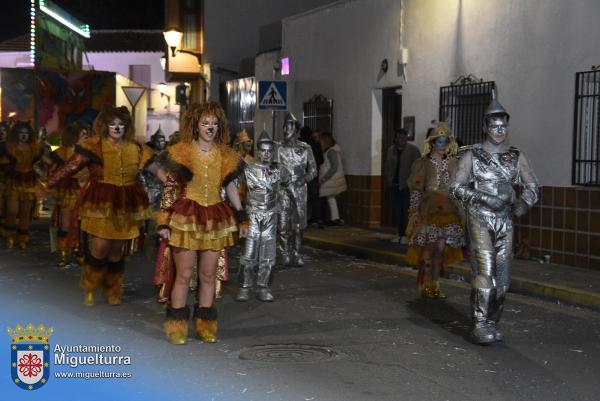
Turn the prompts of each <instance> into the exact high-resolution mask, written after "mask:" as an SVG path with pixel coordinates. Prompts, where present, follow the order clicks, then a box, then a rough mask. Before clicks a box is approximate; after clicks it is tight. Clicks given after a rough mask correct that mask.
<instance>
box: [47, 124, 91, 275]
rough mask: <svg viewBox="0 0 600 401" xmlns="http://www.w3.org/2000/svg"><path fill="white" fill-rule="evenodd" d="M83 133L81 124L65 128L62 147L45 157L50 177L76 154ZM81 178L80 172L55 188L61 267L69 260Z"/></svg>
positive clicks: (54, 220) (54, 221) (53, 214)
mask: <svg viewBox="0 0 600 401" xmlns="http://www.w3.org/2000/svg"><path fill="white" fill-rule="evenodd" d="M83 132H85V130H82V129H81V126H80V125H79V124H69V125H67V126H66V127H65V129H64V130H63V132H62V135H61V141H60V143H61V145H60V147H59V148H58V149H56V150H55V151H53V152H51V153H50V154H49V155H48V156H45V157H44V162H45V163H46V164H47V165H48V173H49V174H50V175H52V174H53V173H54V172H55V171H56V170H57V169H59V168H60V167H61V166H64V165H65V163H66V162H67V161H68V160H69V159H70V158H71V157H72V156H73V153H75V144H76V143H77V142H78V141H79V140H80V139H82V138H80V136H81V135H82V133H83ZM81 176H82V172H79V173H77V174H76V175H74V176H71V177H68V178H65V179H64V180H62V181H60V182H59V183H58V184H56V186H55V187H54V192H55V200H56V204H55V207H54V210H53V212H52V226H53V227H56V229H57V231H56V237H57V250H58V261H57V266H59V267H63V266H66V265H67V263H68V259H69V246H68V244H67V234H68V231H69V225H70V222H71V213H72V211H73V208H74V207H75V202H76V201H77V196H78V195H79V190H80V189H81V186H80V179H81Z"/></svg>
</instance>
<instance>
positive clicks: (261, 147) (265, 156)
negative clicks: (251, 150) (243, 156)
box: [256, 143, 274, 163]
mask: <svg viewBox="0 0 600 401" xmlns="http://www.w3.org/2000/svg"><path fill="white" fill-rule="evenodd" d="M256 153H257V154H258V159H259V160H260V161H261V163H270V162H271V161H273V155H274V152H273V144H272V143H259V144H258V149H257V150H256Z"/></svg>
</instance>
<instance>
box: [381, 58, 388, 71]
mask: <svg viewBox="0 0 600 401" xmlns="http://www.w3.org/2000/svg"><path fill="white" fill-rule="evenodd" d="M379 68H380V69H381V72H383V73H384V74H385V73H386V72H387V71H388V60H387V58H384V59H383V60H382V61H381V64H380V65H379Z"/></svg>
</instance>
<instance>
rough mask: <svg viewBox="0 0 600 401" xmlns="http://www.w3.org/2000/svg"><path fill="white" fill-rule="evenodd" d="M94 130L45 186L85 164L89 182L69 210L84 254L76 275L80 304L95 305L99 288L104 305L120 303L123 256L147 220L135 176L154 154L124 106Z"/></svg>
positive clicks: (103, 117)
mask: <svg viewBox="0 0 600 401" xmlns="http://www.w3.org/2000/svg"><path fill="white" fill-rule="evenodd" d="M94 131H95V133H96V135H95V136H94V137H91V138H89V139H87V140H85V141H83V142H81V143H80V144H77V145H76V146H75V152H74V154H73V155H72V156H71V158H70V159H69V161H68V162H66V163H65V164H64V165H63V166H61V167H59V168H58V169H56V170H55V171H54V172H53V173H52V174H51V176H50V178H49V180H48V187H50V188H51V187H55V186H57V185H60V183H61V182H64V180H67V179H69V178H71V177H74V176H75V174H76V173H77V172H78V171H80V170H81V169H82V168H84V167H86V166H87V168H88V171H89V180H88V182H87V183H86V184H85V185H84V186H83V188H82V189H81V192H80V194H79V196H78V198H77V201H76V203H75V206H74V207H75V209H76V210H77V214H78V219H79V230H80V231H81V233H82V234H83V235H82V237H83V241H82V244H80V247H82V248H80V249H83V250H84V253H85V257H84V266H83V272H82V275H81V287H82V288H83V290H84V291H85V297H84V304H85V305H87V306H92V305H94V304H95V298H94V293H95V291H96V290H97V289H98V288H99V287H100V286H102V288H103V292H104V296H105V297H106V299H107V301H108V303H109V304H111V305H119V304H120V303H121V297H122V294H123V274H124V271H125V261H124V257H125V254H126V252H127V251H128V250H130V249H132V248H133V245H132V242H135V241H134V240H135V239H137V238H138V237H139V236H140V228H141V227H143V225H144V220H146V219H148V218H150V217H151V214H150V210H149V208H148V196H147V195H146V192H145V191H144V188H143V187H142V186H141V184H140V183H139V182H138V180H137V174H138V171H140V170H142V169H143V168H145V167H146V166H147V165H148V164H149V162H150V161H151V158H152V157H153V156H154V152H153V151H152V149H150V148H149V147H148V146H146V145H140V144H138V143H136V142H135V141H134V129H133V123H132V121H131V115H130V114H129V111H128V110H127V108H126V107H118V108H114V107H108V108H106V109H104V110H103V111H101V112H100V114H98V117H97V118H96V121H95V122H94ZM71 234H72V232H70V233H69V235H71Z"/></svg>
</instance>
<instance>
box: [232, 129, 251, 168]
mask: <svg viewBox="0 0 600 401" xmlns="http://www.w3.org/2000/svg"><path fill="white" fill-rule="evenodd" d="M253 144H254V141H253V140H252V139H251V138H250V136H249V135H248V132H246V130H242V131H240V132H239V133H238V134H237V136H236V138H235V141H233V150H235V151H236V152H238V154H239V155H240V157H241V158H242V159H243V160H244V161H245V162H246V164H250V163H252V162H254V157H253V156H252V145H253Z"/></svg>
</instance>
